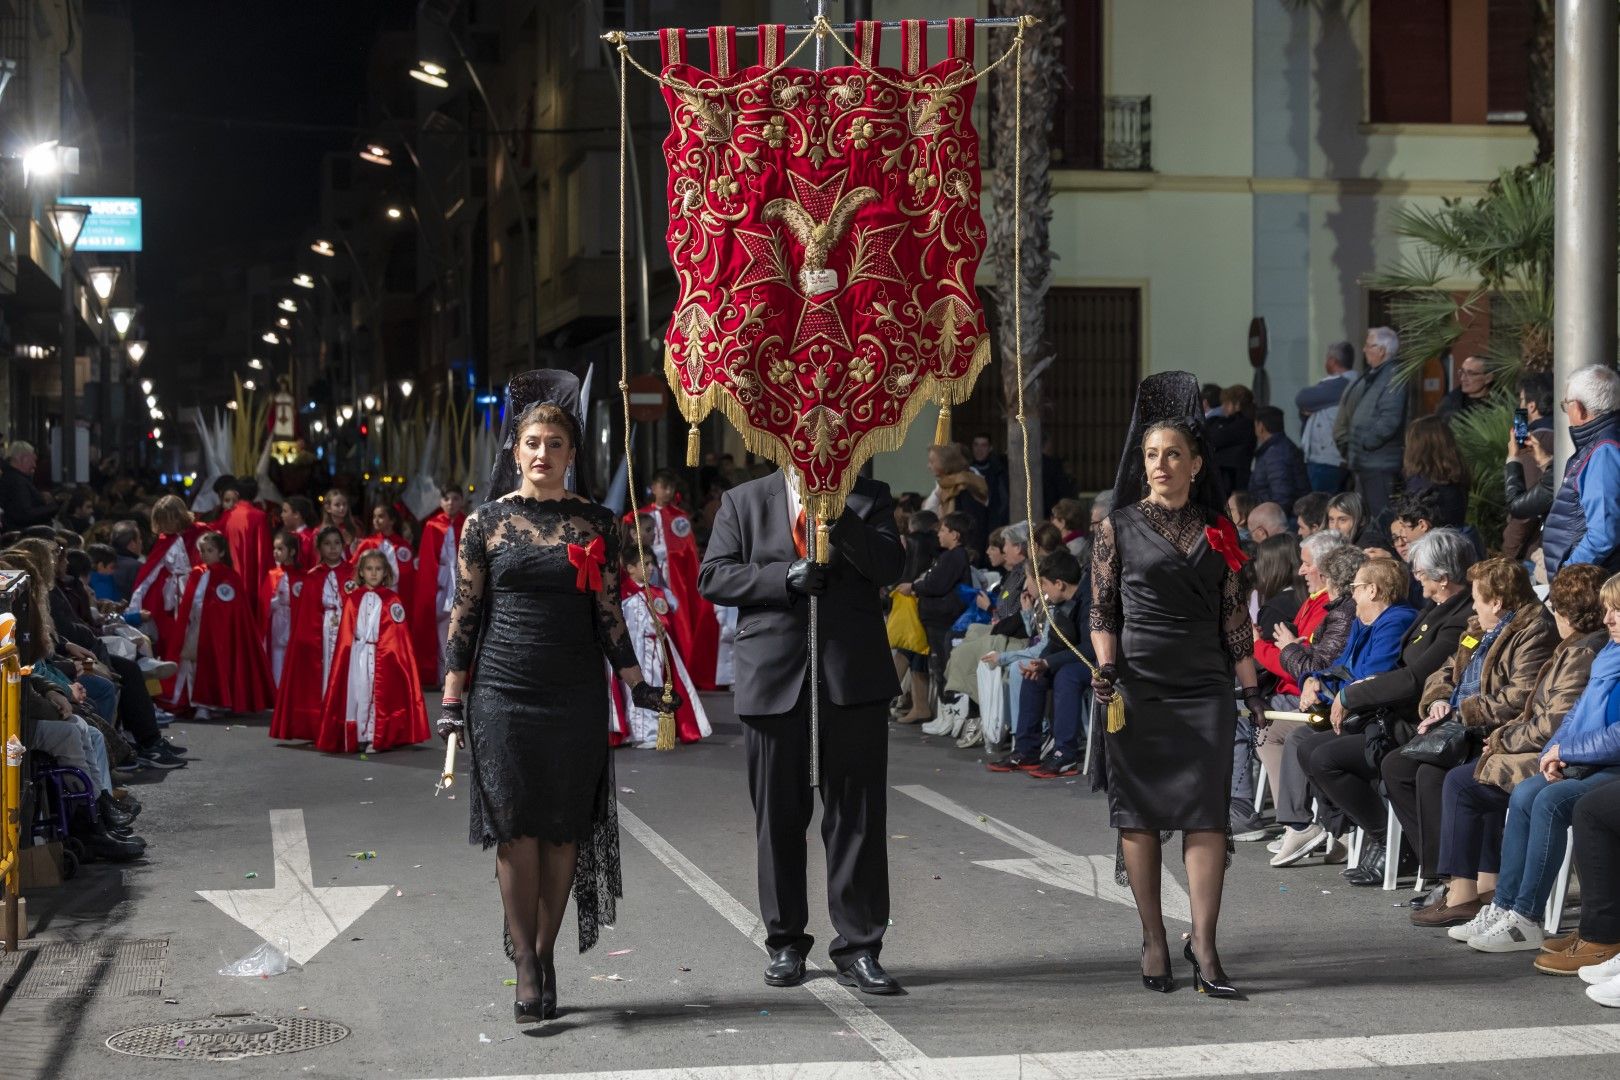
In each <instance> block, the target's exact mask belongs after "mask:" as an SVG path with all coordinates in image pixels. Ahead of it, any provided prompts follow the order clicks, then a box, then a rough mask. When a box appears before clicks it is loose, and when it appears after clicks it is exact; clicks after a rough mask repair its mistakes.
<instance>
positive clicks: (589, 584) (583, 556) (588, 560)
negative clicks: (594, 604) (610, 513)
mask: <svg viewBox="0 0 1620 1080" xmlns="http://www.w3.org/2000/svg"><path fill="white" fill-rule="evenodd" d="M568 561H569V562H571V563H573V564H574V568H575V569H577V570H578V571H579V576H578V577H577V578H575V579H574V588H576V589H578V590H579V591H580V592H601V591H602V567H604V566H606V565H607V543H606V542H605V541H604V540H603V539H602V538H601V537H600V536H598V537H597V538H596V539H595V540H592V541H591V542H590V544H589V546H587V547H580V546H579V545H578V544H569V545H568Z"/></svg>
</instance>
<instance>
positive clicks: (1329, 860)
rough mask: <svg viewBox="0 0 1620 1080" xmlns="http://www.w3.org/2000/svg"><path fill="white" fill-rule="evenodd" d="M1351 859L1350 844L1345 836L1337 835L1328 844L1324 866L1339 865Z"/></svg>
mask: <svg viewBox="0 0 1620 1080" xmlns="http://www.w3.org/2000/svg"><path fill="white" fill-rule="evenodd" d="M1349 861H1350V845H1349V844H1348V843H1346V842H1345V840H1344V838H1343V837H1339V836H1335V837H1334V838H1333V842H1332V843H1331V844H1329V845H1328V849H1327V854H1325V855H1323V856H1322V865H1323V866H1337V865H1339V864H1340V863H1346V862H1349Z"/></svg>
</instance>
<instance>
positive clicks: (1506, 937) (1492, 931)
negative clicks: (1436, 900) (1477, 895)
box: [1468, 905, 1547, 953]
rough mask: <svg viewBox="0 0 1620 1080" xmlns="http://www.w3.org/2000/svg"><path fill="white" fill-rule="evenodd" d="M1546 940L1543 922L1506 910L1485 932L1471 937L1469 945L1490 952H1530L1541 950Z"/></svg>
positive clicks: (1471, 947)
mask: <svg viewBox="0 0 1620 1080" xmlns="http://www.w3.org/2000/svg"><path fill="white" fill-rule="evenodd" d="M1492 906H1493V907H1494V906H1495V905H1492ZM1545 940H1547V935H1546V933H1545V932H1543V931H1542V929H1541V924H1539V923H1535V922H1532V921H1530V920H1529V919H1527V918H1525V917H1524V916H1523V915H1520V914H1519V913H1518V912H1516V911H1505V912H1503V913H1502V915H1501V916H1499V917H1498V918H1497V919H1496V920H1495V921H1493V922H1492V923H1491V925H1490V926H1489V927H1488V928H1486V930H1485V932H1484V933H1482V934H1478V935H1476V936H1474V937H1471V938H1469V939H1468V947H1469V948H1470V949H1478V950H1479V951H1480V952H1488V953H1506V952H1529V951H1531V950H1538V951H1539V950H1540V948H1541V943H1542V942H1543V941H1545Z"/></svg>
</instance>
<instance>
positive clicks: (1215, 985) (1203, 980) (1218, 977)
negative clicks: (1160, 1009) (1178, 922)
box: [1181, 938, 1243, 998]
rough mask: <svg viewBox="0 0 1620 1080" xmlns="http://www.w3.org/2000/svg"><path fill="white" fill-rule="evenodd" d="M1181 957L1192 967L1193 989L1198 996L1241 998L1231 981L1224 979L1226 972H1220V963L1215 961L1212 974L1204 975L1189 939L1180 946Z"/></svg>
mask: <svg viewBox="0 0 1620 1080" xmlns="http://www.w3.org/2000/svg"><path fill="white" fill-rule="evenodd" d="M1181 955H1182V956H1185V957H1186V958H1187V962H1188V963H1189V964H1191V965H1192V969H1193V989H1195V990H1197V991H1198V992H1199V993H1200V994H1203V995H1204V996H1206V997H1212V998H1239V997H1242V996H1243V994H1242V993H1241V992H1240V991H1239V990H1238V988H1237V987H1236V986H1234V985H1232V980H1231V979H1229V978H1227V977H1226V972H1224V971H1222V970H1220V961H1216V967H1215V970H1214V971H1213V972H1211V973H1210V974H1209V975H1208V976H1206V975H1205V974H1204V969H1203V968H1202V967H1201V966H1200V965H1199V963H1198V957H1197V955H1196V954H1195V953H1194V952H1193V947H1192V939H1191V938H1188V939H1187V942H1186V943H1185V944H1184V945H1182V947H1181Z"/></svg>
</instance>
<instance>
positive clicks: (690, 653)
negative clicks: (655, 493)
mask: <svg viewBox="0 0 1620 1080" xmlns="http://www.w3.org/2000/svg"><path fill="white" fill-rule="evenodd" d="M636 512H637V513H638V514H647V515H649V516H650V517H652V518H653V520H655V521H657V522H658V527H659V528H660V529H662V530H663V534H664V551H665V552H666V555H667V559H666V566H665V571H664V572H665V576H666V577H667V578H668V579H669V580H668V582H667V584H668V586H669V591H670V592H672V593H674V594H675V602H676V605H677V606H676V610H675V613H674V615H673V616H672V617H671V618H670V620H669V631H670V634H671V635H672V636H673V637H674V638H675V646H676V648H678V649H680V650H681V657H682V658H683V659H684V660H685V661H686V669H687V671H689V672H690V673H691V675H692V681H693V682H695V683H697V685H698V688H699V689H700V690H713V689H714V688H715V685H714V662H715V657H716V656H717V655H718V654H719V652H720V624H719V623H717V622H716V621H715V618H714V605H712V604H710V603H709V602H708V601H707V600H705V599H703V596H702V594H700V593H699V592H698V564H699V560H698V550H697V540H696V539H694V538H693V536H692V519H691V518H690V517H689V516H688V515H687V513H686V511H684V510H681V509H680V508H679V507H676V506H673V505H671V506H663V507H661V506H659V505H658V504H656V503H648V504H647V505H646V506H643V507H642V508H641V509H640V510H638V511H636ZM625 520H626V521H628V520H630V518H629V515H626V516H625ZM625 557H626V558H634V557H635V552H634V551H627V552H626V553H625Z"/></svg>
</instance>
